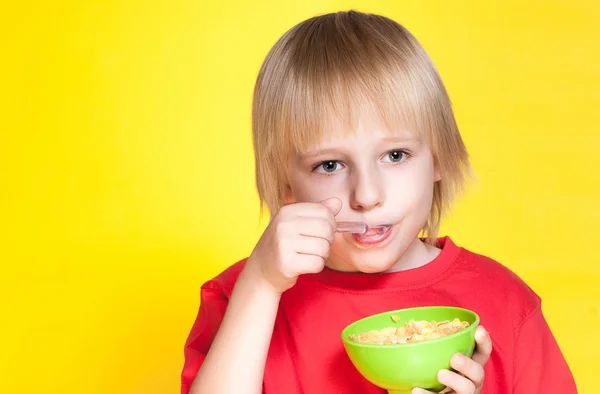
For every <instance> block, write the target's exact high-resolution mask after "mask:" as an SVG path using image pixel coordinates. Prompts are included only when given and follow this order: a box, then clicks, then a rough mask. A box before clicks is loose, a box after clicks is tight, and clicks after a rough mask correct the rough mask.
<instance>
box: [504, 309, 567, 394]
mask: <svg viewBox="0 0 600 394" xmlns="http://www.w3.org/2000/svg"><path fill="white" fill-rule="evenodd" d="M515 346H516V348H515V361H514V382H513V387H514V390H513V393H515V394H529V393H561V394H573V393H577V387H576V386H575V380H574V379H573V375H572V374H571V371H570V369H569V366H568V365H567V362H566V361H565V358H564V356H563V355H562V353H561V351H560V348H559V347H558V344H557V343H556V340H555V339H554V336H553V335H552V332H551V331H550V327H548V323H547V322H546V319H545V318H544V315H543V314H542V310H541V307H539V306H538V307H537V308H536V309H534V310H533V312H532V313H531V314H530V315H529V316H528V317H527V318H526V319H525V320H524V321H523V323H522V324H521V325H520V326H519V327H518V328H517V330H516V331H515Z"/></svg>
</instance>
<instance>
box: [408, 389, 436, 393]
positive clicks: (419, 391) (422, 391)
mask: <svg viewBox="0 0 600 394" xmlns="http://www.w3.org/2000/svg"><path fill="white" fill-rule="evenodd" d="M410 394H435V393H434V392H433V391H427V390H425V389H419V388H416V389H412V391H411V392H410Z"/></svg>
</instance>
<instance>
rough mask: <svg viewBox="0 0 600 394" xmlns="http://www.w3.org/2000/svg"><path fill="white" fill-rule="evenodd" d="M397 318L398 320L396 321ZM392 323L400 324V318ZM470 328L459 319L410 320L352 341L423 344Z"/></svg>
mask: <svg viewBox="0 0 600 394" xmlns="http://www.w3.org/2000/svg"><path fill="white" fill-rule="evenodd" d="M395 318H397V320H396V319H395ZM391 319H392V321H394V322H398V321H399V320H400V318H399V317H398V316H395V315H393V316H391ZM467 327H469V323H468V322H466V321H460V320H459V319H458V318H457V319H454V320H452V321H450V320H445V321H442V322H436V321H434V320H432V321H429V322H428V321H426V320H418V321H415V320H410V321H409V322H408V323H406V324H405V325H404V326H400V327H387V328H384V329H382V330H379V331H378V330H372V331H368V332H365V333H362V334H358V335H354V334H353V335H350V336H349V339H350V340H351V341H355V342H359V343H371V344H378V345H392V344H398V343H412V342H422V341H427V340H430V339H436V338H441V337H445V336H447V335H451V334H454V333H457V332H459V331H462V330H464V329H465V328H467Z"/></svg>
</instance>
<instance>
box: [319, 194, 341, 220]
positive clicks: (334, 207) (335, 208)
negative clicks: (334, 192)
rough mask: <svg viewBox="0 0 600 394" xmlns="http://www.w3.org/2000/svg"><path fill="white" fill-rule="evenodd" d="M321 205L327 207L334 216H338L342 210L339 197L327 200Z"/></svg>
mask: <svg viewBox="0 0 600 394" xmlns="http://www.w3.org/2000/svg"><path fill="white" fill-rule="evenodd" d="M321 204H323V205H325V206H326V207H327V209H329V210H330V211H331V213H332V214H333V216H335V215H337V214H338V213H340V211H341V210H342V200H340V199H339V198H337V197H331V198H328V199H327V200H324V201H321Z"/></svg>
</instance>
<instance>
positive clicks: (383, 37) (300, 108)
mask: <svg viewBox="0 0 600 394" xmlns="http://www.w3.org/2000/svg"><path fill="white" fill-rule="evenodd" d="M356 17H358V15H355V14H353V13H350V14H331V15H326V16H323V17H317V18H314V19H312V20H309V21H307V22H305V23H303V24H301V25H298V26H296V28H294V29H292V30H290V32H288V35H294V36H302V37H304V39H303V40H302V41H299V42H296V43H295V45H294V46H291V47H288V48H286V49H287V51H288V53H287V56H286V59H285V61H284V62H282V63H280V64H279V66H280V67H285V68H286V70H287V72H285V73H284V76H283V78H282V79H281V80H280V81H278V82H279V86H278V95H279V97H278V100H276V101H278V102H279V103H280V107H279V111H277V112H275V113H272V115H273V118H272V120H273V121H274V123H275V124H274V125H273V126H274V127H275V130H277V131H278V132H277V133H274V136H280V137H281V138H284V140H280V141H273V142H274V143H275V146H279V147H280V148H283V149H281V151H282V154H284V155H288V154H290V153H294V152H296V153H297V152H303V151H305V150H306V149H308V148H309V147H310V146H311V145H314V144H317V143H319V142H320V141H322V140H323V138H324V137H326V138H331V137H336V136H337V135H336V134H339V133H354V132H356V130H357V128H358V123H359V122H360V121H361V120H363V119H365V118H368V119H371V120H376V121H377V122H379V124H381V126H382V127H385V130H386V131H387V132H390V133H394V132H397V131H403V132H409V133H413V134H416V135H417V137H419V138H421V139H425V140H427V141H428V142H431V141H430V139H431V138H430V134H431V133H429V132H428V131H431V127H429V126H431V124H430V123H431V122H430V121H428V119H431V117H432V115H433V114H434V113H435V112H436V108H433V106H435V101H436V97H437V98H439V82H441V81H437V80H436V78H432V77H431V76H432V75H436V72H435V69H434V67H433V65H432V63H431V62H430V61H429V58H428V57H427V54H426V53H425V52H424V51H423V50H420V49H419V48H420V46H419V45H418V43H417V42H416V39H415V38H414V37H413V36H412V35H411V34H410V33H409V32H408V31H407V30H405V29H404V28H403V27H402V26H400V25H398V24H396V23H393V22H392V21H390V20H389V19H387V18H381V17H379V16H377V15H370V16H368V19H369V20H367V21H365V20H364V18H363V20H362V21H360V23H359V21H358V20H354V18H356ZM365 22H368V23H365ZM282 40H284V41H285V40H286V37H285V36H284V37H283V38H282ZM432 85H433V86H432Z"/></svg>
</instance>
